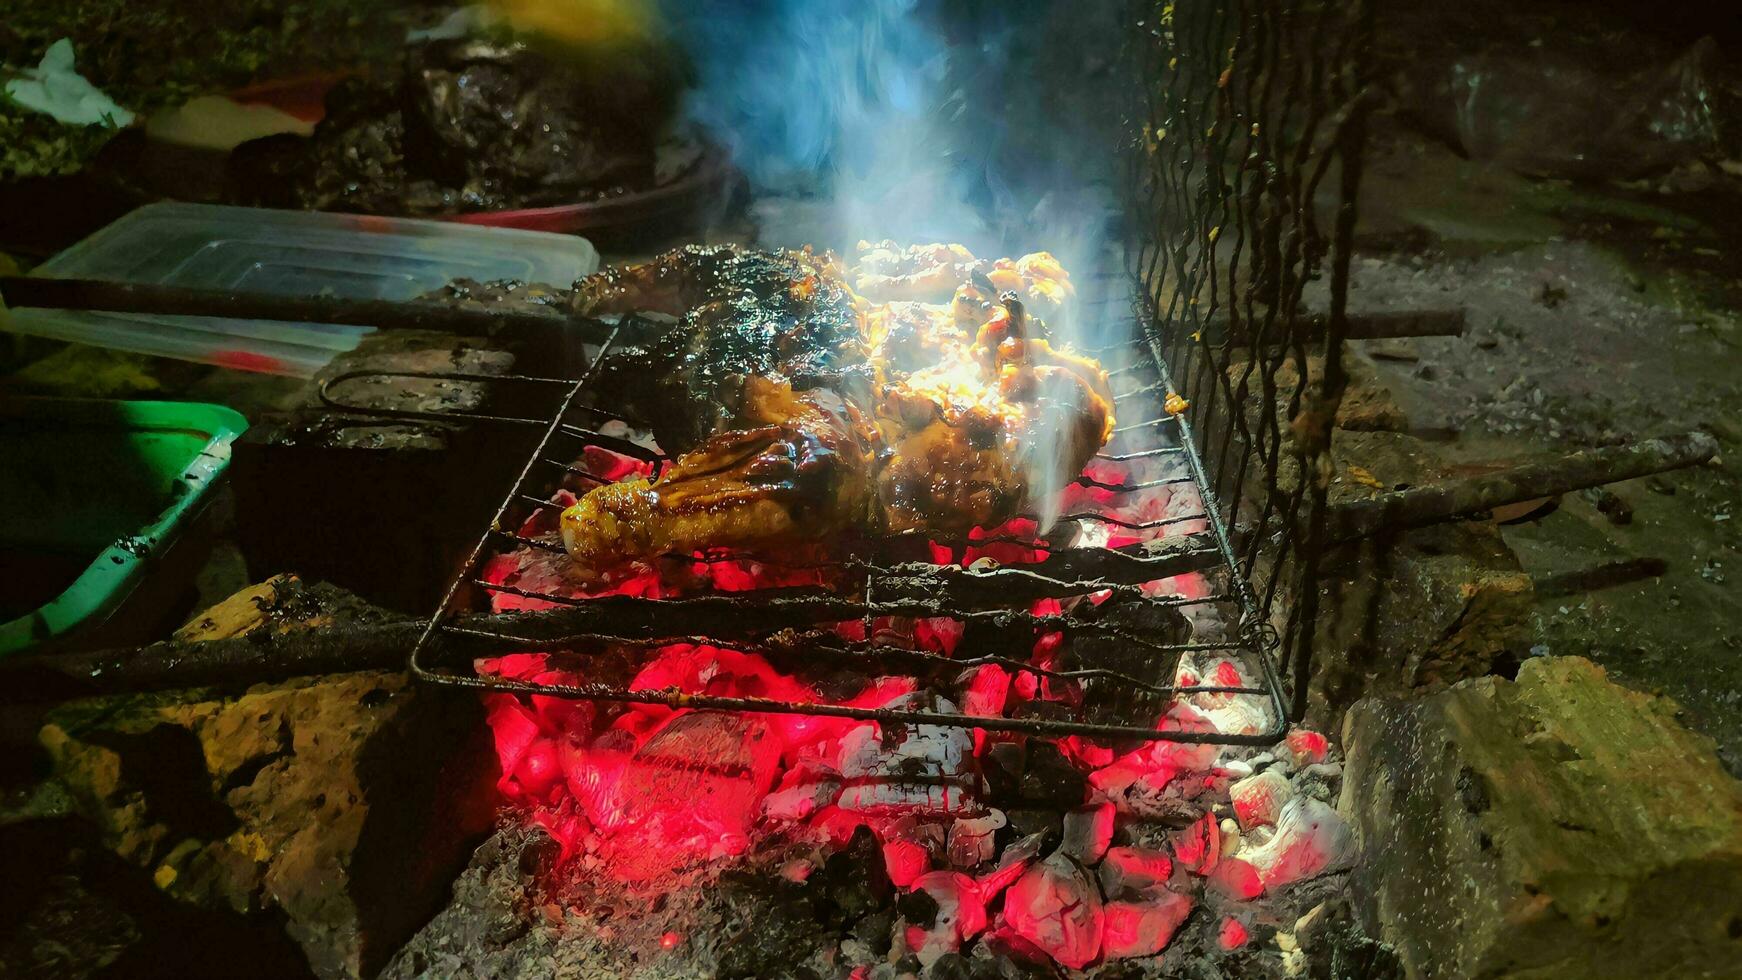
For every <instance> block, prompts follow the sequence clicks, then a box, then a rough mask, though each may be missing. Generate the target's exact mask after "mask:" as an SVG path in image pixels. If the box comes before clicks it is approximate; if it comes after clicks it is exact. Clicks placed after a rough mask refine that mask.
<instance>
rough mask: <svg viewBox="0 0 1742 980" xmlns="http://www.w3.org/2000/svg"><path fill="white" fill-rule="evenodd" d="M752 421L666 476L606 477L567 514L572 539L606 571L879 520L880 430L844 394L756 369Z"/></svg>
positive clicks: (566, 533) (576, 549)
mask: <svg viewBox="0 0 1742 980" xmlns="http://www.w3.org/2000/svg"><path fill="white" fill-rule="evenodd" d="M741 414H742V418H743V420H744V422H745V423H746V424H747V426H748V427H746V428H743V429H736V430H732V431H728V432H721V433H719V434H717V435H715V436H713V437H712V438H710V439H709V440H707V442H706V443H704V444H703V445H702V446H701V447H699V448H697V449H695V450H693V451H691V452H689V453H686V454H684V455H683V456H681V457H679V458H678V459H677V461H676V462H675V463H674V464H673V465H672V466H671V467H669V468H668V469H667V470H666V471H665V473H663V474H662V475H661V476H660V477H659V479H657V480H653V481H651V482H649V481H648V480H646V479H644V478H643V479H633V480H626V481H624V482H621V483H614V484H610V485H608V486H604V487H599V488H598V489H595V490H593V491H592V492H590V493H588V494H587V495H586V496H585V497H582V498H581V500H580V502H579V503H577V504H575V505H574V506H572V507H570V508H568V509H567V510H565V511H564V512H563V515H562V537H563V546H564V547H565V548H567V549H568V552H569V554H570V555H571V556H572V557H573V558H574V559H575V562H576V564H577V566H578V568H579V570H580V572H581V577H583V578H590V577H595V576H596V575H597V573H599V572H601V571H604V570H608V569H609V568H610V567H612V566H613V565H616V564H618V563H620V562H623V561H643V562H646V561H651V560H653V559H655V558H658V557H659V556H660V555H665V554H677V555H688V554H691V553H693V552H696V551H700V550H704V549H708V548H766V547H769V546H775V545H781V544H786V543H797V542H802V541H804V540H807V539H809V540H815V539H816V538H819V537H826V536H829V535H832V534H835V533H838V532H840V531H843V530H847V529H853V528H864V527H866V526H868V525H869V524H870V523H871V518H872V512H873V504H874V501H875V494H874V493H873V490H872V482H871V469H872V462H873V460H872V451H871V446H870V445H869V442H868V435H869V434H870V432H871V430H870V429H869V427H868V426H866V424H865V423H864V422H863V421H862V420H861V419H860V418H859V415H858V412H857V410H856V409H855V408H854V407H853V406H851V405H849V404H848V403H847V402H846V401H844V400H843V399H842V398H841V397H840V396H839V395H836V394H835V393H833V392H831V391H828V390H825V389H812V390H810V391H806V392H802V393H800V392H794V391H793V390H792V388H791V386H790V385H788V384H787V383H785V382H782V381H775V380H771V379H768V378H761V377H751V378H748V379H747V380H746V383H745V399H744V405H743V407H742V410H741Z"/></svg>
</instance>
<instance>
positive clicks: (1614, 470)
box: [1325, 432, 1718, 541]
mask: <svg viewBox="0 0 1742 980" xmlns="http://www.w3.org/2000/svg"><path fill="white" fill-rule="evenodd" d="M1717 454H1718V442H1717V440H1716V439H1713V438H1712V437H1711V436H1710V435H1707V434H1706V433H1704V432H1686V433H1682V434H1681V435H1675V436H1665V437H1662V438H1657V439H1646V440H1644V441H1642V442H1636V443H1633V444H1631V445H1627V446H1612V447H1608V448H1604V449H1586V450H1581V451H1579V452H1576V453H1570V454H1568V455H1566V456H1562V457H1561V458H1559V459H1551V460H1546V461H1543V462H1539V463H1526V464H1523V465H1521V466H1514V467H1512V468H1511V469H1506V470H1500V471H1497V472H1494V473H1484V474H1482V475H1480V476H1473V477H1467V478H1464V479H1457V480H1446V481H1444V482H1441V483H1435V484H1431V485H1429V486H1424V487H1411V488H1410V489H1408V490H1398V491H1395V492H1392V493H1381V494H1378V495H1375V496H1372V497H1368V498H1366V499H1364V500H1350V501H1344V502H1341V503H1338V504H1333V505H1332V506H1331V507H1330V508H1329V509H1328V511H1327V513H1326V515H1325V516H1326V530H1327V531H1328V532H1329V534H1328V539H1329V540H1331V541H1352V540H1354V539H1356V538H1364V537H1367V536H1369V535H1372V534H1375V533H1378V532H1379V531H1384V530H1392V529H1400V528H1410V527H1422V526H1424V525H1428V524H1438V523H1440V522H1443V521H1451V520H1457V519H1459V518H1463V517H1471V516H1474V515H1478V514H1485V513H1487V512H1489V511H1491V510H1493V509H1494V508H1496V507H1502V506H1505V505H1506V504H1515V503H1518V502H1520V501H1524V500H1534V499H1536V498H1537V497H1552V496H1555V495H1556V494H1562V493H1570V492H1571V491H1574V490H1583V489H1585V488H1587V487H1595V486H1601V485H1603V484H1605V483H1617V482H1619V481H1621V480H1631V479H1635V478H1637V477H1642V476H1650V475H1652V474H1653V473H1663V472H1666V471H1668V470H1677V469H1681V468H1683V467H1687V466H1697V465H1699V464H1701V463H1705V462H1708V461H1709V460H1711V459H1712V457H1714V456H1716V455H1717Z"/></svg>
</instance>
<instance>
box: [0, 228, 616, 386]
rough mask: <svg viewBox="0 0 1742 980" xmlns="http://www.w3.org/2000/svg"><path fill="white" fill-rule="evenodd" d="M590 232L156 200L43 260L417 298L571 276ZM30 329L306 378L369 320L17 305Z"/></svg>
mask: <svg viewBox="0 0 1742 980" xmlns="http://www.w3.org/2000/svg"><path fill="white" fill-rule="evenodd" d="M598 267H599V253H598V252H597V251H596V250H595V249H594V248H593V246H592V244H591V243H590V242H588V241H587V240H586V239H583V238H575V237H573V236H570V235H553V234H548V233H544V232H535V231H520V230H516V229H510V228H487V227H481V226H476V225H465V224H455V223H452V222H445V221H421V220H414V219H409V218H377V217H369V216H364V215H349V214H326V213H316V212H304V211H273V210H268V209H264V208H237V207H226V206H220V205H212V204H177V203H166V204H148V205H146V206H145V207H142V208H139V209H138V210H136V211H134V212H132V213H131V214H128V215H127V216H126V217H123V218H121V219H120V220H119V221H116V222H115V223H114V224H111V225H109V226H108V227H107V228H104V229H103V230H102V231H99V232H97V233H96V234H94V235H92V236H91V237H89V238H87V239H85V240H84V241H82V242H80V243H78V244H77V245H74V246H73V247H72V248H69V249H67V250H66V251H64V252H62V253H60V254H59V255H57V256H55V257H54V258H52V259H50V260H48V261H47V262H44V263H43V264H42V265H40V266H38V267H37V268H36V270H35V272H34V273H33V274H35V275H39V276H54V277H60V278H78V279H105V280H111V281H116V282H144V283H159V284H168V285H175V286H187V287H192V288H198V289H215V290H226V291H236V292H251V293H265V294H269V295H273V294H275V295H280V296H321V295H325V296H343V297H348V298H353V299H390V300H406V299H412V298H414V297H416V296H419V295H421V294H423V293H426V292H428V291H430V290H432V289H437V288H439V287H441V286H442V285H443V284H444V283H446V282H448V281H449V280H452V279H460V278H469V279H477V280H480V281H488V280H492V279H519V280H522V281H524V282H532V283H543V284H546V285H550V286H563V287H566V286H567V285H568V284H569V283H571V282H573V281H574V280H575V279H577V278H579V277H581V276H584V275H588V274H590V273H592V272H595V271H597V269H598ZM11 312H12V320H13V324H14V327H15V328H16V329H18V330H20V331H23V332H25V333H32V334H38V335H41V336H44V337H54V338H57V339H61V340H71V341H78V342H80V343H85V344H95V345H98V346H101V347H113V348H117V349H120V350H129V351H136V352H139V353H142V354H156V355H159V356H163V357H174V358H179V359H181V360H188V361H200V362H204V363H208V364H220V365H223V366H225V367H233V368H241V369H243V370H252V371H265V372H268V373H273V374H289V375H296V376H301V377H308V376H310V375H313V374H314V373H315V372H316V371H319V370H320V369H321V368H322V367H323V366H325V365H326V363H327V362H328V361H330V360H332V358H333V356H334V355H336V354H338V353H340V352H342V351H347V350H350V349H352V348H353V347H356V346H357V343H358V341H359V340H361V339H362V338H363V336H364V335H365V334H367V333H369V332H370V331H371V330H372V329H373V328H370V327H347V326H337V325H333V324H321V323H284V322H279V321H274V320H232V319H222V318H217V317H171V316H149V315H143V314H131V313H88V312H78V311H71V310H42V309H15V310H13V311H11Z"/></svg>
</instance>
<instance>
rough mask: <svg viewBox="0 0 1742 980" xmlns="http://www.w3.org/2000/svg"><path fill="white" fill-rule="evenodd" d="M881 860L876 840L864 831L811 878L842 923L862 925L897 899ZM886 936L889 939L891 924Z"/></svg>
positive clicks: (830, 856)
mask: <svg viewBox="0 0 1742 980" xmlns="http://www.w3.org/2000/svg"><path fill="white" fill-rule="evenodd" d="M878 858H879V848H878V845H877V838H876V836H875V835H874V834H872V833H871V831H870V830H868V829H866V828H863V827H861V828H859V830H858V831H856V832H855V833H854V834H853V838H852V839H851V840H850V841H848V843H847V846H846V847H844V848H842V849H841V850H838V851H836V852H834V853H833V854H830V855H829V856H828V857H827V858H825V859H824V860H823V865H822V867H821V868H820V869H818V871H817V872H816V873H815V874H813V875H812V876H811V879H810V880H811V884H812V885H813V886H814V887H815V888H816V889H817V891H818V892H819V893H820V894H823V895H827V896H828V898H829V899H830V901H831V902H832V903H833V904H834V907H835V909H836V911H837V913H838V915H839V916H840V919H841V921H842V922H844V923H856V922H859V921H860V920H862V919H863V918H864V917H866V916H868V915H870V914H872V913H873V912H876V911H877V910H879V909H881V908H884V907H885V906H886V905H887V903H888V901H889V900H890V899H891V898H892V897H894V894H895V889H894V887H893V885H892V883H891V882H890V880H889V877H888V875H886V874H885V873H884V870H883V862H882V861H880V860H878ZM882 935H883V936H885V937H887V936H888V935H889V930H888V927H887V924H885V927H884V929H883V932H882Z"/></svg>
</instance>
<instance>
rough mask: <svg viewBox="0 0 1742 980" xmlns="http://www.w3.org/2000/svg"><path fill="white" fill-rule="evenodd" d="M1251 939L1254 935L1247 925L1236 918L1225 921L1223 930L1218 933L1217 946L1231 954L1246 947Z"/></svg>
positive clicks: (1231, 917) (1228, 918)
mask: <svg viewBox="0 0 1742 980" xmlns="http://www.w3.org/2000/svg"><path fill="white" fill-rule="evenodd" d="M1251 938H1252V933H1251V931H1250V930H1248V929H1247V928H1246V924H1245V923H1244V922H1241V921H1240V920H1239V919H1237V918H1235V917H1234V916H1229V917H1227V918H1226V919H1223V920H1222V926H1221V928H1220V929H1218V930H1217V931H1216V944H1217V945H1219V946H1221V947H1222V948H1223V949H1225V950H1228V951H1229V952H1233V951H1234V950H1236V949H1239V948H1240V947H1242V946H1244V945H1246V943H1247V941H1248V940H1250V939H1251Z"/></svg>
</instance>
